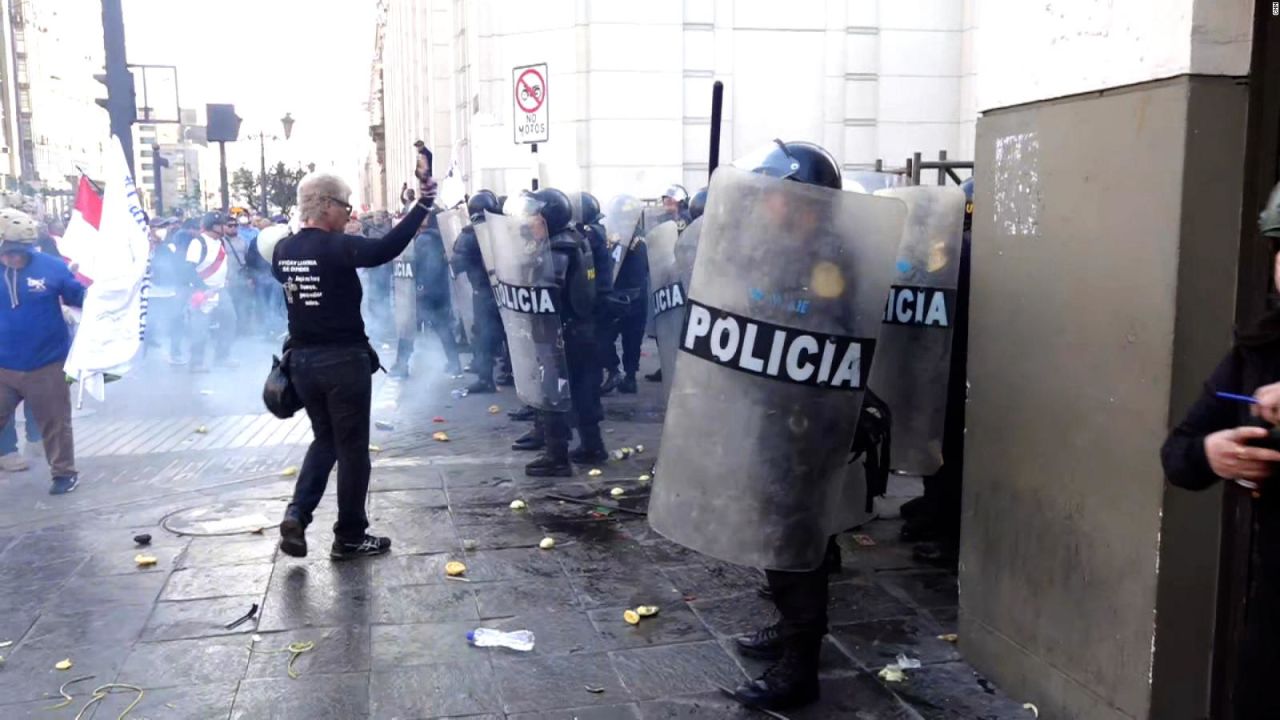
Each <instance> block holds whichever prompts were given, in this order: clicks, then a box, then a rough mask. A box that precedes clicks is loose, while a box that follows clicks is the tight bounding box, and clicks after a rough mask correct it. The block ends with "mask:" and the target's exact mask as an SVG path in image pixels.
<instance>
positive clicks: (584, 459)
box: [569, 445, 609, 465]
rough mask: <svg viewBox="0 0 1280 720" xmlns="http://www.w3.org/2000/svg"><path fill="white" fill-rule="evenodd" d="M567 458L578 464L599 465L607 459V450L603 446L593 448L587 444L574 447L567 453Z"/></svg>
mask: <svg viewBox="0 0 1280 720" xmlns="http://www.w3.org/2000/svg"><path fill="white" fill-rule="evenodd" d="M569 459H570V460H572V461H573V462H576V463H578V464H579V465H599V464H600V463H603V462H607V461H608V460H609V452H608V451H607V450H605V449H604V448H602V447H601V448H593V447H589V446H587V445H583V446H582V447H579V448H576V449H574V450H572V451H571V452H570V453H569Z"/></svg>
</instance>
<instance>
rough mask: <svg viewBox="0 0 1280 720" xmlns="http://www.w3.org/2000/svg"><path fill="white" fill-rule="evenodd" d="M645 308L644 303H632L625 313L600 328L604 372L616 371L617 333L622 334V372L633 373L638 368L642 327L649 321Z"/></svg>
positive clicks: (601, 362) (642, 337)
mask: <svg viewBox="0 0 1280 720" xmlns="http://www.w3.org/2000/svg"><path fill="white" fill-rule="evenodd" d="M647 309H648V305H647V304H646V303H643V302H642V303H639V304H638V306H637V305H635V304H633V305H632V308H631V309H630V310H629V311H628V312H627V313H626V314H624V315H622V316H621V317H617V318H615V319H614V320H613V321H612V322H610V323H608V324H607V326H604V327H602V328H601V332H600V334H599V337H600V345H599V347H600V364H601V365H602V366H603V367H604V369H605V371H606V372H610V371H611V372H617V371H618V349H617V346H616V342H617V339H618V336H619V335H621V336H622V370H623V372H625V373H627V374H628V375H634V374H636V372H637V371H638V370H639V369H640V345H641V343H643V342H644V328H645V325H646V324H647V323H648V321H649V315H648V312H647Z"/></svg>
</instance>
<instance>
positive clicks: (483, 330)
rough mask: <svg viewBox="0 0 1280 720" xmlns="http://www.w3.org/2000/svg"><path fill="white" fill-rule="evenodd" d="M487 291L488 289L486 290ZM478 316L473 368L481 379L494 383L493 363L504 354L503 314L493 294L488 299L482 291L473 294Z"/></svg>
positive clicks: (472, 361)
mask: <svg viewBox="0 0 1280 720" xmlns="http://www.w3.org/2000/svg"><path fill="white" fill-rule="evenodd" d="M486 292H487V291H486ZM472 302H473V307H474V309H475V316H476V337H475V339H474V341H473V342H472V347H473V349H474V350H475V352H474V353H473V354H472V358H471V369H472V370H474V371H475V374H476V376H477V377H479V378H480V380H482V381H484V382H487V383H490V384H492V383H493V364H494V363H495V362H497V360H498V358H499V357H501V356H502V316H501V315H499V314H498V306H497V305H495V304H494V303H493V296H492V295H489V296H488V298H487V302H486V299H485V298H484V296H482V295H481V294H480V293H475V294H474V295H473V296H472Z"/></svg>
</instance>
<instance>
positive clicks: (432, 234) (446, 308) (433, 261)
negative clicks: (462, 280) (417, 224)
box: [401, 215, 459, 373]
mask: <svg viewBox="0 0 1280 720" xmlns="http://www.w3.org/2000/svg"><path fill="white" fill-rule="evenodd" d="M413 277H414V280H415V282H416V290H417V293H416V295H417V302H418V327H419V329H423V330H425V329H427V328H431V329H432V330H433V331H435V333H436V336H437V337H439V338H440V344H441V345H442V346H443V347H444V356H445V359H446V360H447V361H448V363H449V367H448V369H449V370H450V371H451V372H453V373H457V372H458V364H459V363H458V339H457V337H456V336H455V335H454V333H453V301H452V296H451V295H450V293H449V283H450V279H449V263H448V260H447V259H446V257H445V252H444V238H442V237H441V236H440V228H439V225H437V224H436V221H435V216H434V215H432V217H431V220H430V221H429V222H428V224H427V227H426V228H425V229H424V230H421V231H419V232H418V235H417V237H415V238H414V239H413ZM401 342H402V343H403V342H405V341H404V340H402V341H401ZM408 342H409V344H410V352H412V343H413V340H412V338H410V339H409V340H408Z"/></svg>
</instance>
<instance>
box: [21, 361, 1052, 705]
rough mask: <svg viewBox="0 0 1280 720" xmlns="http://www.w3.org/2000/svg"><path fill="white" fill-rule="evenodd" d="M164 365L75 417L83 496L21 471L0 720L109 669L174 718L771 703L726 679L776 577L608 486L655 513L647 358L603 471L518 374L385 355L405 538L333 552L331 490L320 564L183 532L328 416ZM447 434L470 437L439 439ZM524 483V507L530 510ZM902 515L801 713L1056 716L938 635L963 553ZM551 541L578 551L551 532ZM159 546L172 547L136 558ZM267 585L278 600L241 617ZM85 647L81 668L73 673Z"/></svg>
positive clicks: (851, 578) (270, 504)
mask: <svg viewBox="0 0 1280 720" xmlns="http://www.w3.org/2000/svg"><path fill="white" fill-rule="evenodd" d="M420 344H427V343H425V342H424V343H420ZM650 350H651V352H650V353H649V355H650V356H652V355H653V353H652V349H651V348H650ZM644 362H645V363H646V364H652V363H653V358H652V357H646V358H645V360H644ZM418 364H419V367H420V368H422V367H429V368H430V369H433V370H434V369H435V368H436V367H437V366H438V365H439V360H438V358H437V357H435V356H433V355H432V354H430V353H429V352H422V353H420V356H419V358H418ZM154 369H155V374H154V375H145V376H142V375H140V376H135V377H130V378H127V379H126V380H124V381H122V382H121V383H120V384H119V385H120V387H118V388H117V387H114V386H113V391H114V392H115V393H117V394H120V395H125V396H128V397H132V401H131V402H122V403H120V404H119V405H118V406H113V405H111V404H108V406H106V407H104V408H102V409H101V410H100V411H98V412H97V413H94V414H92V415H88V416H86V417H85V418H84V419H83V420H82V421H78V424H77V433H78V441H79V442H81V443H82V444H81V447H82V448H87V449H88V450H89V453H88V454H85V455H82V457H81V465H82V468H83V473H84V478H85V482H84V483H83V484H82V486H81V488H80V489H79V490H77V492H76V493H74V494H73V495H71V496H67V497H65V498H51V497H49V496H48V495H46V494H44V493H45V490H46V487H45V485H44V482H45V471H44V470H42V469H36V470H32V471H29V472H27V473H20V474H14V475H0V549H2V551H0V608H4V612H3V613H0V642H4V641H12V642H13V644H12V645H10V646H8V647H5V648H2V649H0V655H3V656H5V658H6V661H5V662H4V664H3V665H0V717H4V718H14V719H16V718H42V719H46V720H55V719H58V718H74V717H75V716H76V713H77V712H79V710H80V708H82V707H83V706H84V704H85V703H86V702H87V701H88V700H89V699H90V692H91V691H92V689H93V688H94V687H96V686H98V685H100V684H103V683H107V682H112V681H114V682H118V683H128V684H132V685H137V686H139V687H142V688H144V689H145V691H146V693H145V696H144V697H143V699H142V702H141V703H139V704H138V706H137V707H136V708H135V709H134V710H133V711H132V712H131V713H130V714H129V715H127V717H130V718H150V719H152V720H155V719H157V718H176V719H187V718H191V719H195V718H199V719H201V720H204V719H207V718H208V719H212V718H220V719H225V718H244V719H253V720H257V719H259V718H305V719H307V720H319V719H324V718H333V719H334V720H351V719H355V718H366V717H368V718H378V719H389V718H401V719H405V720H426V719H428V718H441V717H459V718H460V717H467V718H473V719H475V720H479V719H480V718H484V719H486V720H492V719H496V718H519V719H521V720H532V719H534V718H538V719H547V720H550V719H552V718H555V719H561V718H563V719H566V720H567V719H569V718H580V719H581V720H587V719H592V720H596V719H601V718H610V719H612V718H631V719H637V718H645V719H649V718H749V717H763V716H762V715H758V714H756V713H753V712H751V711H748V710H745V709H742V708H740V707H738V706H737V705H736V704H735V703H733V702H732V701H731V700H728V699H726V698H725V697H723V696H722V695H721V694H720V692H719V691H718V690H717V687H718V686H733V685H736V684H737V683H739V682H741V681H742V680H744V679H746V678H747V677H749V676H753V675H755V674H757V673H758V672H759V671H760V670H762V666H761V665H760V664H759V663H758V662H757V661H753V660H750V659H746V658H742V657H740V656H738V655H737V654H736V652H735V651H734V646H733V642H732V638H733V636H734V635H735V634H737V633H741V632H745V631H748V630H751V629H754V628H755V627H756V626H758V625H760V624H763V623H766V622H768V621H769V619H770V617H771V613H772V608H771V607H770V605H769V603H767V602H766V601H764V600H762V599H760V598H759V597H758V596H757V594H756V592H755V591H756V588H757V587H758V586H759V585H760V583H761V575H760V574H759V573H758V572H756V571H754V570H750V569H746V568H741V567H737V566H733V565H729V564H726V563H722V562H719V561H716V560H713V559H710V558H707V557H704V556H700V555H698V554H696V553H693V552H691V551H688V550H686V549H684V548H682V547H680V546H677V545H675V544H673V543H670V542H668V541H666V540H664V539H662V538H661V537H658V536H657V535H656V534H655V533H653V532H652V531H651V530H650V529H649V528H648V526H647V524H646V522H645V520H644V518H643V517H642V516H640V515H632V514H629V513H625V512H609V511H607V510H606V511H604V512H601V508H598V507H597V506H595V505H594V504H593V503H596V502H599V503H600V505H601V506H603V505H606V504H612V503H617V504H620V505H621V506H623V507H627V508H632V509H640V510H642V509H643V508H644V506H645V503H646V495H647V491H648V487H647V483H645V482H642V481H641V480H639V478H640V476H641V475H643V474H645V473H646V472H647V471H648V470H649V467H650V465H651V463H652V462H653V460H654V458H655V457H656V451H657V448H658V442H659V437H660V434H661V417H662V413H661V408H660V390H659V389H660V385H658V384H655V383H647V382H644V381H641V392H640V394H639V395H636V396H618V395H616V394H615V395H611V396H609V397H607V398H606V399H605V405H606V410H607V415H608V421H607V424H606V427H607V431H606V435H605V438H606V442H607V443H608V445H609V447H610V448H611V449H615V448H621V447H632V448H635V447H637V446H639V445H643V446H644V448H645V449H644V452H643V453H639V454H636V455H633V456H632V457H631V458H629V459H627V460H624V461H621V462H616V461H611V462H609V463H607V464H605V465H603V466H601V467H600V468H599V469H600V470H601V471H602V474H601V475H600V476H599V477H592V476H589V475H588V474H587V470H588V469H589V468H579V469H578V473H577V475H576V476H575V477H573V478H565V479H561V480H541V479H531V478H526V477H524V475H523V473H522V465H523V463H524V462H526V461H527V460H528V456H527V455H525V454H521V453H515V452H513V451H511V450H510V447H509V445H510V441H511V439H513V438H514V437H515V436H516V435H518V434H519V433H520V432H521V431H522V430H523V427H521V426H520V425H519V424H517V423H513V422H511V421H509V420H508V419H507V417H506V414H505V413H506V411H507V410H510V409H514V408H515V407H517V401H516V400H515V397H514V393H512V392H511V391H510V388H504V389H503V392H501V393H499V394H497V395H485V396H471V397H466V398H461V399H454V398H452V397H450V394H449V391H450V390H451V389H453V388H454V387H461V386H463V385H465V384H466V382H467V381H466V380H454V379H449V378H444V377H442V376H439V375H433V376H431V377H430V378H422V379H414V380H411V381H409V382H407V383H400V382H396V381H390V380H385V379H381V376H379V377H380V379H379V381H378V383H379V384H378V386H377V388H376V399H375V412H374V418H375V420H377V421H381V422H383V423H390V424H391V425H392V426H394V429H391V430H383V429H379V430H375V431H374V433H373V440H372V442H373V443H374V444H376V445H377V446H378V448H379V451H378V452H376V453H375V454H374V458H375V463H374V464H375V469H374V481H373V493H372V496H371V499H370V514H371V517H372V520H373V528H372V530H373V531H375V532H379V533H383V534H388V535H390V536H391V537H392V538H393V541H394V547H393V551H392V553H391V554H390V555H389V556H386V557H381V558H376V559H371V560H367V561H358V562H348V563H332V562H330V561H329V560H328V558H327V552H326V551H327V548H328V544H329V542H330V541H331V539H332V536H331V533H330V532H329V529H328V528H329V526H330V525H331V524H332V521H333V517H334V504H333V499H332V497H331V496H332V487H331V488H330V497H328V498H326V500H325V502H324V503H323V504H322V505H321V508H320V511H319V513H318V515H317V518H316V522H315V524H314V525H313V526H312V530H311V532H310V534H309V537H308V541H309V544H310V546H311V548H312V553H311V557H308V558H306V559H304V560H295V559H292V558H288V557H285V556H282V555H280V554H279V553H278V552H277V551H276V549H275V535H274V530H273V529H272V528H267V529H266V530H265V531H264V532H263V533H262V534H254V533H252V532H246V533H242V534H237V535H230V536H217V537H184V536H179V535H176V534H173V533H171V532H169V531H167V530H165V529H164V528H163V527H162V525H161V523H162V522H163V521H165V518H169V517H171V516H172V517H171V520H170V523H172V522H175V521H176V520H177V519H178V518H180V517H188V518H189V517H190V516H191V515H192V512H191V511H192V509H199V508H215V507H217V508H222V509H223V510H225V509H226V508H228V507H243V508H247V509H248V510H249V511H250V512H248V514H252V512H251V511H253V510H254V509H255V508H257V509H261V510H262V512H264V513H266V512H270V513H272V514H271V516H270V517H269V519H268V524H274V523H275V522H276V521H278V517H277V516H276V515H275V514H274V513H276V512H277V510H278V508H279V507H280V506H281V503H282V500H283V499H284V498H287V497H288V495H289V493H290V491H291V488H292V478H291V477H287V476H283V475H281V471H282V470H284V469H285V468H286V467H288V466H290V465H295V466H296V465H297V464H299V462H300V458H301V454H302V452H303V451H304V450H305V445H303V444H301V443H303V442H305V441H306V439H307V438H306V435H307V433H306V431H305V429H304V430H298V427H299V425H298V424H297V423H294V424H292V425H290V424H289V423H281V422H279V421H275V420H274V419H269V420H263V419H262V417H261V416H262V413H261V411H260V410H259V409H258V407H259V406H258V405H257V404H256V403H257V399H256V395H257V391H258V388H259V387H260V378H258V374H259V373H258V370H259V368H253V369H245V370H241V371H239V372H237V373H236V374H234V375H233V376H229V377H224V378H221V379H218V378H214V379H212V380H209V381H205V380H196V381H194V382H193V381H192V380H191V379H189V378H188V377H187V376H184V375H181V374H180V373H179V374H176V375H166V373H172V371H171V370H170V369H169V368H166V367H158V368H154ZM650 369H652V368H651V367H645V368H643V370H644V371H646V372H647V371H648V370H650ZM263 371H265V370H263ZM423 374H424V375H426V374H429V373H423ZM143 382H146V383H150V384H153V385H154V384H155V383H158V382H160V383H167V384H166V385H165V391H164V392H165V394H166V396H167V397H168V400H166V401H164V402H157V401H148V402H140V401H138V398H137V397H136V394H137V393H140V392H141V389H140V388H141V386H140V385H138V384H137V383H143ZM131 383H133V385H131ZM208 387H215V388H216V389H214V390H212V391H210V392H208V393H207V394H201V393H200V390H201V389H206V390H207V389H208ZM215 401H216V402H215ZM491 405H495V406H497V409H498V412H497V413H491V412H490V406H491ZM437 417H438V418H440V419H442V420H443V421H444V422H434V421H433V420H434V419H435V418H437ZM193 426H194V427H193ZM200 426H204V429H205V430H207V431H208V432H205V433H197V432H195V430H196V429H197V428H199V427H200ZM301 426H302V427H303V428H305V419H303V420H302V421H301ZM130 428H132V432H130ZM437 431H444V432H446V433H448V436H449V441H448V442H439V441H436V440H434V439H432V434H433V433H435V432H437ZM161 434H164V435H165V436H164V437H159V435H161ZM910 487H911V486H910V485H909V484H904V483H897V481H895V486H894V488H893V489H894V492H897V493H899V494H901V493H902V492H908V491H909V490H910ZM614 488H622V489H623V491H624V495H623V496H622V497H621V498H615V497H614V496H613V495H612V494H611V490H612V489H614ZM548 492H554V493H557V494H561V495H567V496H572V497H575V498H581V499H583V500H584V501H585V502H586V503H587V504H585V505H583V504H577V503H568V502H560V501H556V500H550V499H547V498H546V497H545V495H546V493H548ZM514 499H522V500H524V501H526V502H527V504H528V508H527V509H526V510H523V511H513V510H512V509H511V507H510V503H511V501H512V500H514ZM892 500H893V499H892V498H891V501H892ZM900 500H901V498H898V501H900ZM231 503H239V505H236V506H233V505H230V504H231ZM894 504H895V503H894V502H890V503H889V506H890V507H892V506H893V505H894ZM175 513H178V515H175ZM241 514H242V515H243V514H245V513H241ZM897 530H898V523H897V521H893V520H881V521H876V522H873V523H871V524H870V525H868V526H867V527H866V528H863V529H862V530H861V531H860V532H861V533H863V534H865V535H866V536H868V537H870V538H871V539H872V540H873V541H874V542H875V543H876V544H875V545H874V546H863V545H859V544H857V543H854V542H853V541H852V539H851V538H850V537H845V538H843V539H842V544H843V545H844V547H845V570H844V571H843V572H842V573H841V574H840V575H839V576H836V577H834V578H833V585H832V606H831V617H832V622H833V627H832V633H831V635H830V637H829V638H828V640H827V641H826V643H825V647H824V651H823V653H824V654H823V680H822V682H823V687H822V690H823V698H822V701H821V702H820V703H819V704H818V705H815V706H813V707H810V708H806V709H805V710H802V711H797V712H790V713H786V717H789V718H793V719H797V720H798V719H800V718H858V719H860V720H874V719H885V720H887V719H890V718H893V719H898V718H902V719H910V718H929V719H933V718H993V719H994V718H1000V719H1003V718H1030V717H1032V714H1031V712H1030V711H1028V710H1024V709H1023V708H1022V705H1021V702H1020V701H1018V702H1015V701H1013V700H1010V699H1009V698H1007V697H1004V696H1003V695H1001V694H1000V693H999V692H998V691H997V690H996V689H995V688H993V687H992V686H991V685H990V684H989V683H988V682H986V681H985V680H983V679H982V678H980V677H978V676H976V675H975V674H974V673H973V671H972V670H971V669H970V668H969V667H968V666H967V665H966V664H965V663H964V662H963V660H962V659H961V657H960V655H959V653H958V652H957V647H956V646H955V645H953V644H951V643H948V642H946V641H944V640H942V639H939V637H938V636H940V635H943V634H946V633H954V632H955V631H956V629H955V625H956V622H955V621H956V604H957V590H956V580H955V575H954V574H953V573H951V572H947V571H942V570H935V569H930V568H924V567H920V566H917V565H916V564H914V563H913V562H912V560H911V555H910V548H909V547H904V546H902V545H901V544H899V543H898V542H897V540H896V537H897ZM140 532H146V533H150V534H151V535H152V536H153V541H152V543H151V545H150V546H149V547H148V548H145V549H139V548H137V547H135V544H134V542H133V540H132V538H133V536H134V535H135V534H137V533H140ZM544 537H552V538H554V539H555V541H556V546H555V547H554V548H553V549H551V550H541V549H538V547H537V545H538V542H539V541H540V540H541V539H542V538H544ZM864 542H865V540H864ZM139 552H146V553H148V554H151V555H153V556H155V557H156V559H157V563H156V565H155V566H153V567H150V568H139V567H137V566H136V565H135V562H134V556H135V555H136V554H138V553H139ZM450 560H459V561H462V562H464V563H465V564H466V566H467V572H466V581H458V580H449V579H446V577H445V573H444V564H445V563H446V562H447V561H450ZM254 604H256V605H258V607H259V612H258V613H257V615H256V617H255V618H254V620H252V621H250V622H248V623H246V624H244V625H241V626H239V627H237V628H235V629H232V630H228V629H226V627H225V625H226V624H228V623H230V622H231V621H233V620H235V619H236V618H237V617H239V616H241V615H243V614H244V613H245V612H246V611H247V610H249V608H250V607H251V606H252V605H254ZM641 604H645V605H657V606H659V607H660V608H661V612H660V613H659V614H658V615H657V616H656V617H653V618H649V619H646V620H644V621H642V622H641V624H640V625H639V626H635V627H633V626H630V625H628V624H626V623H625V622H624V621H623V619H622V612H623V610H624V609H625V608H628V607H634V606H636V605H641ZM479 626H484V627H493V628H501V629H528V630H531V631H533V632H534V634H535V636H536V647H535V649H534V650H533V651H532V652H529V653H517V652H513V651H509V650H505V649H480V648H474V647H470V646H469V645H468V644H467V642H466V637H465V636H466V632H467V631H468V630H471V629H473V628H475V627H479ZM292 643H314V649H312V650H310V651H308V652H304V653H302V654H301V655H299V656H298V657H297V659H296V660H295V661H294V662H293V664H292V666H293V668H294V669H295V671H296V674H297V675H298V677H297V678H296V679H295V678H291V677H290V676H289V665H290V663H289V660H290V654H289V653H288V652H287V651H286V652H281V651H282V650H286V649H287V648H288V647H289V646H290V644H292ZM251 648H252V650H251ZM899 653H905V654H907V655H908V656H910V657H912V658H917V659H919V660H920V661H921V662H922V663H923V664H924V667H923V668H921V669H919V670H914V671H908V673H907V674H908V679H907V680H906V681H905V682H901V683H885V682H882V681H881V680H880V679H879V678H877V676H876V672H877V671H878V670H879V669H880V668H881V667H883V666H884V665H885V664H887V663H890V662H893V661H894V659H895V657H896V656H897V655H898V654H899ZM63 659H70V660H71V661H72V662H73V663H74V666H73V667H72V668H71V669H70V670H67V671H58V670H55V669H54V665H55V663H57V662H58V661H60V660H63ZM85 675H92V676H93V678H92V679H88V680H84V681H81V682H77V683H75V684H74V685H71V686H70V687H69V688H68V693H70V694H72V695H74V700H73V702H72V703H70V704H68V705H67V706H65V707H63V708H60V709H56V710H48V709H47V708H49V707H50V706H52V705H55V704H57V703H58V702H59V701H61V697H60V696H59V694H58V688H59V686H60V685H61V684H62V683H64V682H67V681H69V680H73V679H75V678H79V677H82V676H85ZM136 695H137V694H136V693H135V692H132V691H124V692H120V693H113V694H111V695H109V696H108V697H107V698H106V699H104V700H103V701H102V702H101V703H100V704H99V705H98V706H97V707H96V709H94V708H91V709H90V711H89V712H88V713H86V714H85V715H83V717H85V718H89V717H92V718H97V719H99V720H101V719H104V718H116V717H118V716H119V715H120V713H121V712H122V711H123V710H124V709H125V708H126V707H127V706H128V705H129V703H130V702H131V701H132V700H133V699H134V698H135V697H136Z"/></svg>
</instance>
